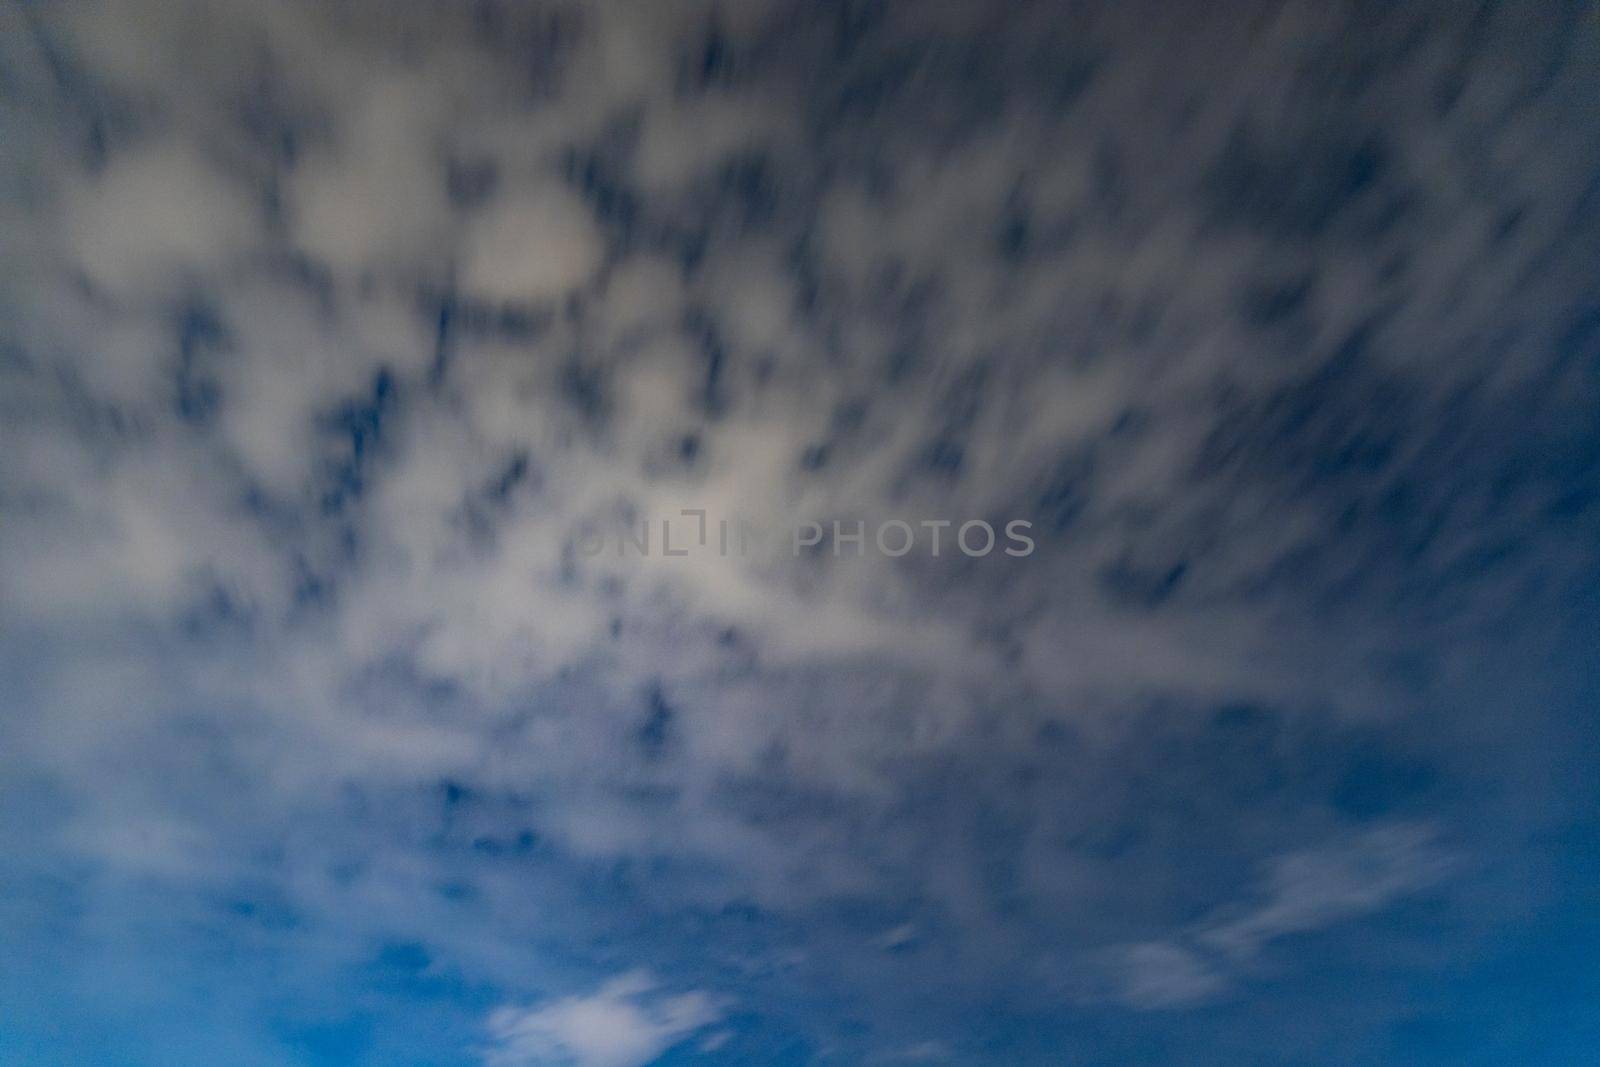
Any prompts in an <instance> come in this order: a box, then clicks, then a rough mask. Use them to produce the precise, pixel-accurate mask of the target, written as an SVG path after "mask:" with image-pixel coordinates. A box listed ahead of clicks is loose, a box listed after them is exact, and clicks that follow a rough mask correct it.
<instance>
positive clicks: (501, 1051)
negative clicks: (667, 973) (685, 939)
mask: <svg viewBox="0 0 1600 1067" xmlns="http://www.w3.org/2000/svg"><path fill="white" fill-rule="evenodd" d="M723 1012H724V1007H723V1001H722V1000H720V999H719V998H717V997H714V996H711V995H710V994H707V993H704V992H700V991H693V992H688V993H679V994H670V995H669V994H665V993H662V992H660V991H659V990H658V987H657V985H656V982H655V980H654V979H652V978H651V977H650V976H649V975H647V974H646V973H645V972H643V971H633V972H630V973H628V974H625V975H622V976H620V977H617V978H613V979H611V980H610V981H609V982H607V983H605V984H604V985H603V986H601V987H600V988H599V990H597V991H596V992H594V993H592V994H590V995H588V996H572V997H563V998H561V999H559V1000H553V1001H548V1002H545V1003H543V1004H536V1005H533V1006H530V1007H527V1008H515V1007H502V1008H497V1009H496V1010H495V1011H494V1012H493V1013H492V1014H491V1015H490V1016H489V1020H488V1029H489V1033H490V1038H491V1044H490V1046H489V1047H488V1048H487V1049H485V1050H484V1053H483V1059H484V1062H485V1063H486V1064H487V1065H488V1067H533V1065H535V1064H570V1065H571V1067H642V1065H643V1064H646V1063H650V1062H651V1061H653V1060H654V1059H655V1058H656V1057H658V1056H660V1055H661V1054H662V1053H663V1052H665V1051H666V1050H667V1049H669V1048H671V1047H672V1046H673V1045H676V1044H677V1043H678V1042H680V1041H682V1040H684V1039H686V1038H688V1037H690V1036H692V1035H693V1034H695V1033H696V1032H697V1031H699V1030H702V1029H704V1028H706V1027H708V1026H710V1025H712V1024H713V1023H715V1022H717V1021H718V1020H719V1019H721V1018H722V1015H723ZM708 1040H709V1039H708Z"/></svg>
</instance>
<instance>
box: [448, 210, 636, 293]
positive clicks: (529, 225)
mask: <svg viewBox="0 0 1600 1067" xmlns="http://www.w3.org/2000/svg"><path fill="white" fill-rule="evenodd" d="M604 254H605V241H604V237H603V235H602V234H601V233H600V230H599V228H598V227H597V226H596V224H595V221H594V218H593V216H592V215H591V214H590V212H589V208H588V206H587V205H586V204H585V203H584V202H583V201H582V200H581V199H579V198H578V197H577V196H575V195H573V194H572V193H570V192H567V191H565V190H564V189H562V188H561V187H560V186H559V185H554V184H551V185H547V186H544V187H541V188H536V189H527V190H518V191H517V192H515V193H512V194H510V195H508V196H504V197H500V198H497V199H496V200H495V201H494V203H493V204H492V205H491V206H490V207H489V209H488V210H486V211H485V212H483V214H481V215H480V216H478V217H477V218H475V219H474V220H473V221H472V224H471V227H470V229H469V230H468V234H467V238H466V253H465V258H464V260H463V262H462V265H461V278H460V284H461V286H462V288H463V289H464V290H465V291H466V292H467V293H468V294H470V295H471V296H474V297H477V298H479V299H483V300H490V301H495V302H502V303H523V302H544V301H550V300H556V299H559V298H561V297H563V296H566V295H567V294H568V293H571V292H572V291H574V290H575V289H577V288H578V287H579V286H581V285H583V284H584V283H586V282H587V281H589V280H590V279H591V278H593V277H594V275H595V272H596V271H597V270H598V269H599V267H600V261H601V258H602V257H603V256H604Z"/></svg>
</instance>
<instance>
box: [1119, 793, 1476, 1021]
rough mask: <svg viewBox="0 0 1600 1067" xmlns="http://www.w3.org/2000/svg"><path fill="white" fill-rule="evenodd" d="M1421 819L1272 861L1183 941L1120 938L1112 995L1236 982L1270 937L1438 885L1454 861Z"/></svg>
mask: <svg viewBox="0 0 1600 1067" xmlns="http://www.w3.org/2000/svg"><path fill="white" fill-rule="evenodd" d="M1436 836H1437V831H1436V830H1435V829H1434V828H1433V827H1430V826H1427V825H1424V824H1418V823H1396V824H1391V825H1384V826H1377V827H1373V828H1371V829H1368V830H1364V831H1361V832H1359V833H1353V834H1350V835H1348V836H1346V837H1343V838H1340V839H1336V840H1334V841H1331V842H1328V843H1326V844H1323V845H1320V846H1318V847H1315V848H1305V849H1297V850H1295V851H1293V852H1289V853H1285V854H1283V855H1280V856H1277V857H1275V858H1273V859H1272V860H1271V861H1270V862H1269V863H1268V864H1267V873H1266V879H1265V882H1264V884H1263V886H1262V887H1261V891H1260V899H1258V900H1256V901H1254V902H1252V903H1249V904H1244V905H1239V906H1236V907H1233V908H1229V909H1224V910H1223V911H1222V912H1219V913H1218V914H1217V915H1215V916H1213V917H1212V918H1209V919H1206V920H1203V921H1201V922H1200V923H1198V924H1196V925H1195V926H1194V927H1193V928H1191V929H1190V930H1189V931H1188V932H1187V933H1186V936H1185V937H1183V938H1182V939H1181V940H1172V941H1150V942H1145V943H1142V944H1134V945H1126V946H1120V947H1118V948H1116V949H1114V950H1112V951H1111V952H1110V953H1108V966H1109V967H1110V969H1111V971H1112V974H1113V982H1114V985H1115V996H1116V998H1117V999H1118V1000H1120V1001H1121V1002H1122V1003H1124V1004H1126V1005H1127V1006H1128V1007H1131V1008H1135V1009H1138V1010H1143V1011H1149V1010H1159V1009H1168V1008H1181V1007H1187V1006H1190V1005H1193V1004H1197V1003H1200V1002H1202V1001H1205V1000H1209V999H1211V998H1213V997H1216V996H1218V995H1220V994H1222V993H1224V992H1226V991H1228V990H1229V989H1230V988H1232V986H1233V975H1235V974H1237V973H1238V972H1239V971H1240V970H1241V969H1242V968H1247V967H1248V966H1249V965H1250V963H1251V962H1252V960H1253V959H1254V958H1255V957H1256V956H1257V955H1259V954H1260V953H1261V952H1262V951H1263V950H1264V949H1266V948H1267V946H1268V945H1269V944H1271V943H1272V942H1273V941H1276V940H1279V939H1281V938H1284V937H1288V936H1290V935H1293V934H1302V933H1309V932H1312V931H1316V930H1321V929H1324V928H1326V927H1330V926H1334V925H1336V924H1338V923H1341V922H1345V921H1348V920H1351V919H1355V918H1359V917H1360V916H1363V915H1368V914H1371V913H1373V912H1376V911H1379V910H1381V909H1383V908H1386V907H1388V906H1390V905H1391V904H1393V903H1395V902H1396V901H1399V900H1401V899H1403V898H1405V897H1407V896H1410V895H1412V894H1414V893H1419V892H1422V891H1425V890H1428V889H1430V888H1433V887H1435V886H1437V885H1438V884H1439V883H1440V882H1441V881H1442V880H1443V879H1444V878H1445V876H1446V875H1447V874H1449V873H1450V871H1451V870H1452V869H1453V868H1454V867H1455V866H1456V865H1457V863H1458V860H1457V858H1456V857H1455V856H1453V855H1451V854H1450V853H1449V852H1448V851H1446V850H1444V849H1443V848H1441V847H1440V846H1439V845H1438V844H1437V843H1436Z"/></svg>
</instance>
